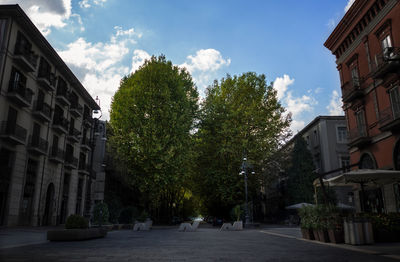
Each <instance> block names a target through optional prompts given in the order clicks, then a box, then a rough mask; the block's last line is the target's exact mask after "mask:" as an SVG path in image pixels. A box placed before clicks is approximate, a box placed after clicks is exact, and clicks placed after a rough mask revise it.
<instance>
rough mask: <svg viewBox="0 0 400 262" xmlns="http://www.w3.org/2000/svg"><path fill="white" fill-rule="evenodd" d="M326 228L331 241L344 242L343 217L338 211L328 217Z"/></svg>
mask: <svg viewBox="0 0 400 262" xmlns="http://www.w3.org/2000/svg"><path fill="white" fill-rule="evenodd" d="M327 229H328V235H329V241H330V242H331V243H335V244H338V243H344V228H343V219H342V218H341V216H340V215H339V214H338V213H333V214H331V215H330V216H329V217H328V220H327Z"/></svg>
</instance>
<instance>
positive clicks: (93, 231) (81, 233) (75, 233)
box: [47, 228, 107, 241]
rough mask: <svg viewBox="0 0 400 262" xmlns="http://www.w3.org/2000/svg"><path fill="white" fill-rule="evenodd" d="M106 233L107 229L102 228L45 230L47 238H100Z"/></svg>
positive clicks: (65, 239) (71, 239) (51, 239)
mask: <svg viewBox="0 0 400 262" xmlns="http://www.w3.org/2000/svg"><path fill="white" fill-rule="evenodd" d="M106 235H107V230H106V229H103V228H88V229H64V230H49V231H47V240H50V241H80V240H88V239H94V238H102V237H105V236H106Z"/></svg>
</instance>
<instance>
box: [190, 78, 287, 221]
mask: <svg viewBox="0 0 400 262" xmlns="http://www.w3.org/2000/svg"><path fill="white" fill-rule="evenodd" d="M284 111H285V110H284V108H283V107H282V106H281V105H280V104H279V103H278V101H277V98H276V91H275V90H274V89H273V88H272V86H269V85H267V83H266V80H265V76H264V75H257V74H255V73H251V72H249V73H244V74H242V75H240V76H233V77H231V76H230V75H227V76H226V78H223V79H221V81H220V82H218V81H214V84H213V85H212V86H210V87H209V88H208V89H207V97H206V99H205V101H204V103H203V104H202V110H201V116H200V120H201V121H200V124H199V130H198V133H197V139H196V141H197V151H198V158H197V161H196V163H197V166H198V168H197V170H198V174H197V179H196V185H197V191H198V193H199V194H201V196H202V197H203V199H204V201H205V202H206V203H207V205H208V208H209V210H208V211H209V212H212V211H210V210H216V212H225V211H226V210H228V212H229V210H230V209H231V208H232V207H233V206H234V205H236V204H238V203H242V202H244V194H243V188H244V186H243V177H242V176H239V175H238V174H239V171H240V165H241V161H242V157H243V153H244V152H246V154H247V157H248V159H249V161H250V162H251V164H252V165H253V167H254V171H255V172H256V174H257V175H253V176H251V175H250V176H249V189H250V192H252V193H253V194H254V195H255V194H256V193H257V192H258V190H259V188H260V185H259V176H261V174H262V171H261V168H262V163H263V161H264V160H265V159H266V158H267V157H268V156H269V155H270V154H272V153H273V152H275V151H276V150H277V147H278V144H279V141H280V140H281V138H282V137H283V136H284V135H286V134H287V132H288V127H289V123H290V118H287V117H285V116H284ZM213 205H214V206H213ZM214 215H219V214H214ZM222 215H223V214H222Z"/></svg>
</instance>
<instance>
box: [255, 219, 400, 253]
mask: <svg viewBox="0 0 400 262" xmlns="http://www.w3.org/2000/svg"><path fill="white" fill-rule="evenodd" d="M260 232H261V233H265V234H270V235H275V236H280V237H286V238H295V239H298V240H301V241H307V242H311V243H315V244H320V245H327V246H331V247H336V248H342V249H347V250H353V251H358V252H362V253H367V254H374V255H380V256H384V257H390V258H395V259H398V260H400V242H395V243H375V244H372V245H361V246H353V245H348V244H332V243H323V242H319V241H315V240H307V239H304V238H302V236H301V231H300V228H299V227H287V226H281V225H275V226H273V225H263V226H262V227H261V228H260Z"/></svg>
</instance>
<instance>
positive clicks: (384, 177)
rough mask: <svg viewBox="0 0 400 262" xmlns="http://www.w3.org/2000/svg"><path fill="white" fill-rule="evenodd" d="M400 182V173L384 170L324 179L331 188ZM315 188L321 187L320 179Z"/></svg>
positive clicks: (354, 172) (363, 171) (356, 171)
mask: <svg viewBox="0 0 400 262" xmlns="http://www.w3.org/2000/svg"><path fill="white" fill-rule="evenodd" d="M395 182H400V171H394V170H383V169H356V170H352V171H349V172H346V173H343V174H341V175H338V176H335V177H332V178H328V179H323V183H324V184H326V185H329V186H348V185H349V184H350V185H351V184H370V183H372V184H375V185H384V184H390V183H395ZM314 186H316V187H318V186H321V184H320V181H319V179H315V180H314Z"/></svg>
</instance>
